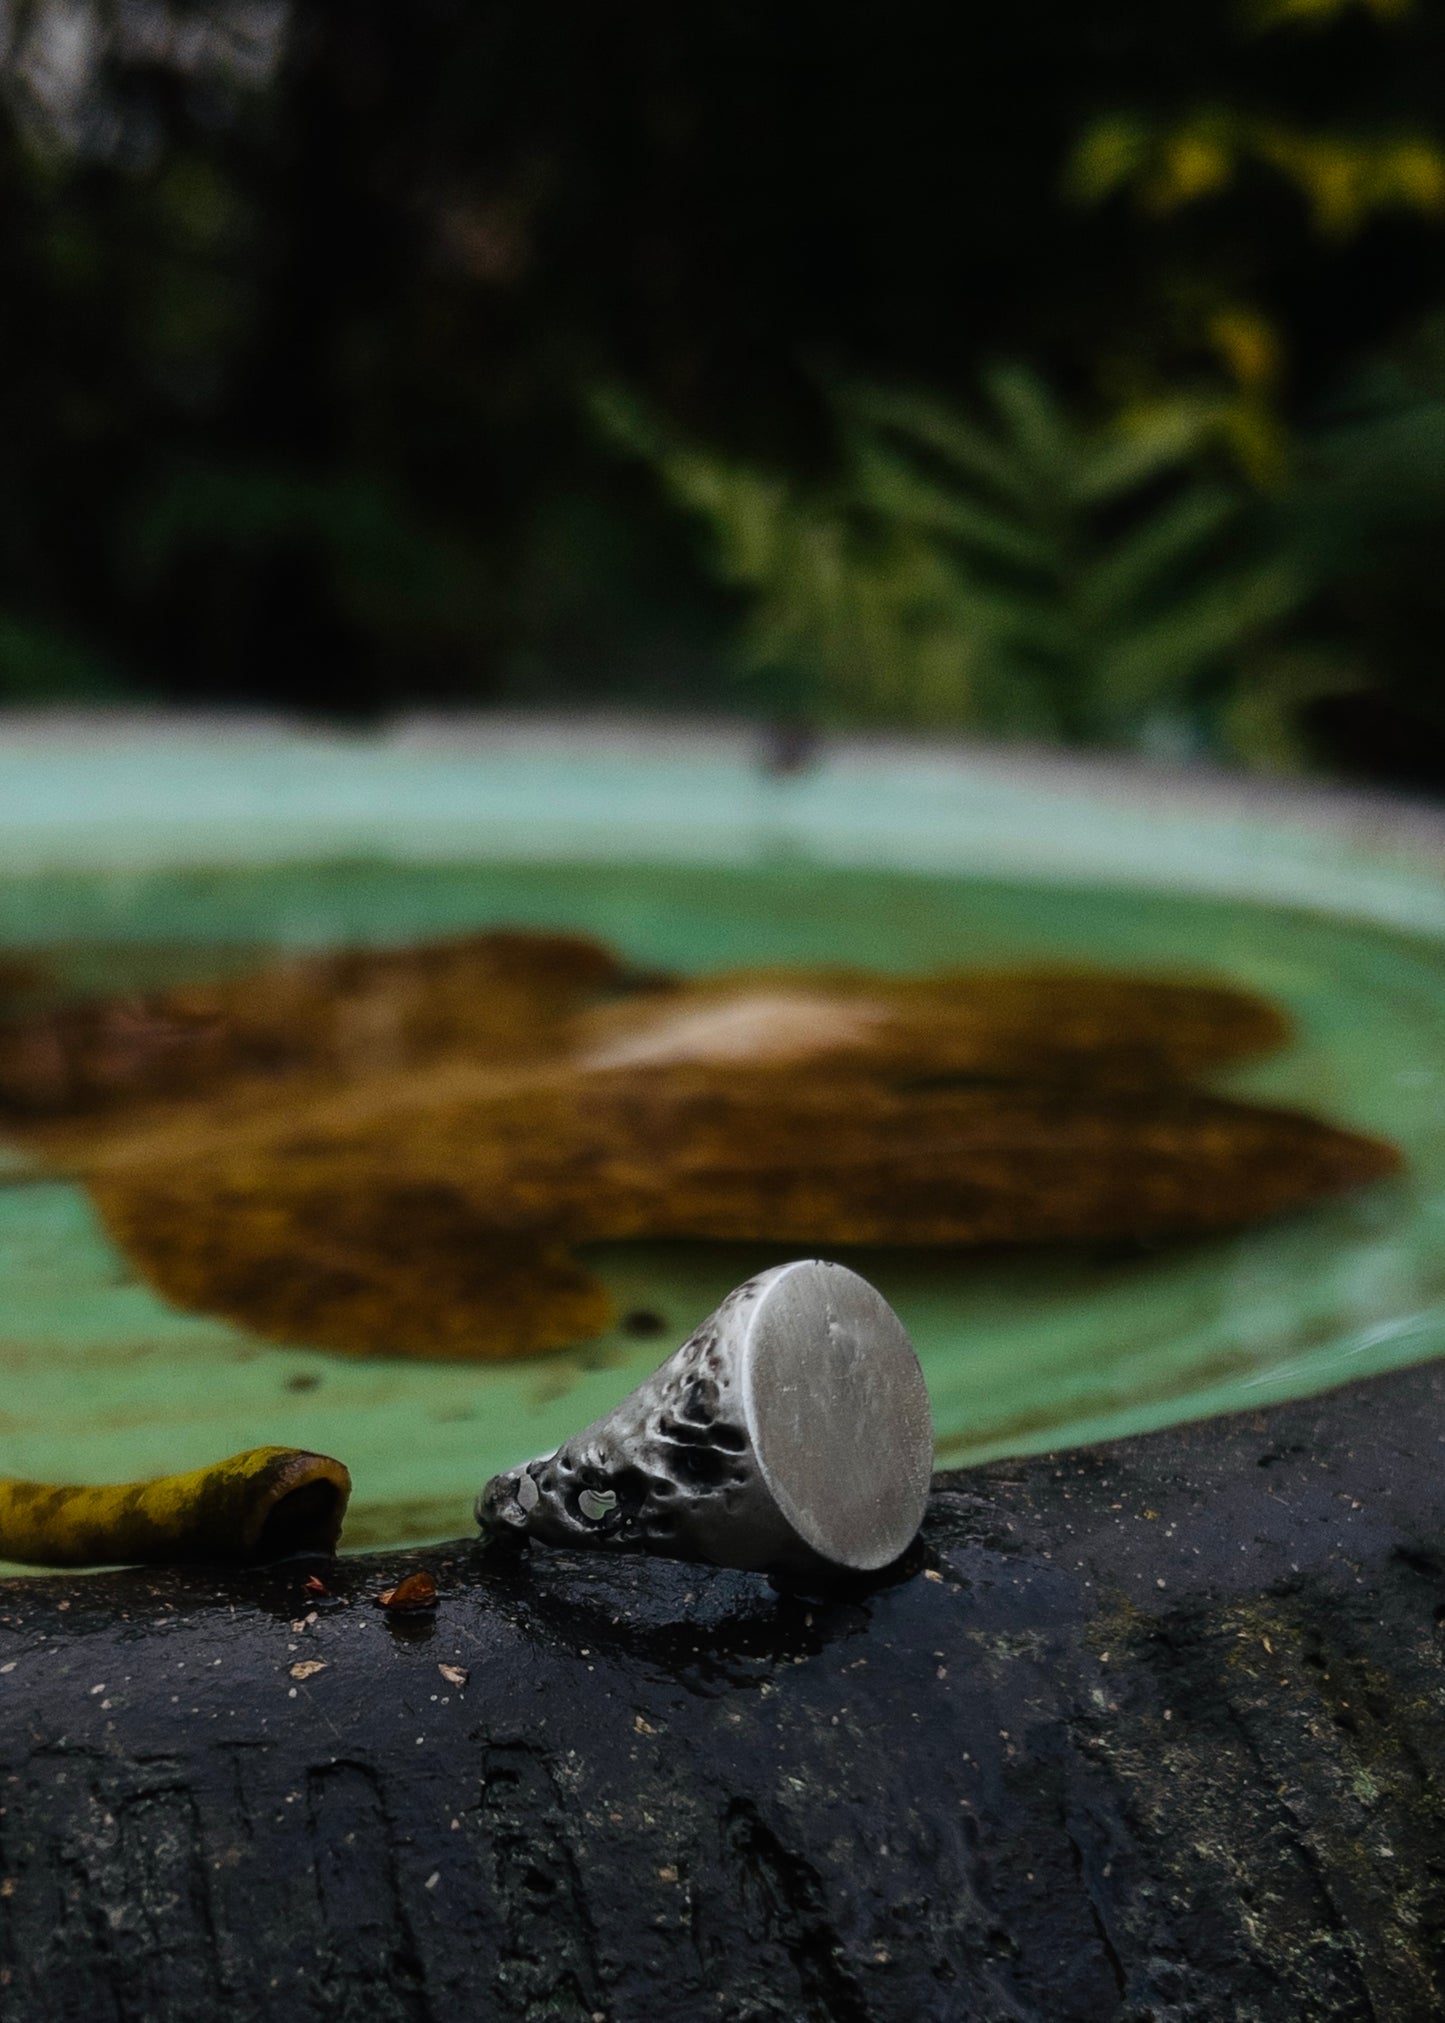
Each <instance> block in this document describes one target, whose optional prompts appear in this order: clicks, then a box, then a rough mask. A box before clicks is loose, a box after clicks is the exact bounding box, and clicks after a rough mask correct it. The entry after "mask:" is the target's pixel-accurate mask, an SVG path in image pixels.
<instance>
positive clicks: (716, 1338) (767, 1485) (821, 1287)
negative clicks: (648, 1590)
mask: <svg viewBox="0 0 1445 2023" xmlns="http://www.w3.org/2000/svg"><path fill="white" fill-rule="evenodd" d="M932 1468H933V1429H932V1420H931V1417H930V1414H929V1408H928V1393H927V1390H926V1388H925V1386H924V1382H923V1373H922V1371H921V1370H920V1369H919V1366H918V1358H917V1356H916V1355H915V1354H914V1351H913V1345H912V1343H911V1342H910V1341H909V1339H908V1336H907V1334H906V1332H905V1331H904V1327H903V1323H902V1322H901V1321H900V1320H899V1318H898V1316H897V1314H895V1313H894V1311H893V1309H892V1308H891V1307H890V1306H889V1304H888V1302H887V1301H886V1300H885V1299H884V1298H883V1296H882V1294H881V1293H880V1292H878V1291H877V1290H876V1289H875V1288H874V1287H873V1286H871V1285H869V1283H868V1281H867V1280H866V1279H863V1278H860V1277H859V1276H858V1274H857V1273H856V1272H853V1271H849V1270H848V1269H847V1268H846V1266H844V1265H840V1264H824V1263H820V1262H818V1261H817V1260H814V1259H800V1260H798V1261H797V1262H795V1263H792V1264H782V1265H778V1266H776V1267H775V1268H774V1269H773V1270H771V1271H765V1272H762V1273H760V1274H759V1276H758V1277H756V1278H752V1279H749V1280H748V1281H747V1283H746V1284H745V1285H741V1286H739V1287H738V1288H737V1290H736V1291H735V1292H732V1293H729V1295H728V1297H727V1298H726V1299H725V1300H724V1301H723V1303H722V1305H721V1306H720V1307H719V1308H718V1309H717V1311H716V1313H714V1314H711V1315H710V1316H709V1317H708V1319H707V1320H705V1321H704V1322H703V1323H702V1325H701V1327H699V1328H698V1329H697V1330H696V1331H695V1332H694V1333H693V1334H692V1335H691V1336H690V1337H689V1338H688V1340H687V1341H686V1342H684V1343H683V1345H682V1347H681V1348H680V1349H678V1350H677V1352H676V1354H675V1355H673V1356H671V1357H670V1358H669V1359H668V1361H667V1362H665V1363H664V1364H663V1365H662V1368H661V1369H660V1370H658V1371H656V1372H655V1373H654V1374H653V1375H652V1376H651V1377H649V1378H648V1379H647V1381H646V1382H645V1383H643V1384H640V1385H639V1386H638V1388H637V1389H636V1390H635V1391H633V1392H632V1393H631V1395H630V1396H629V1397H627V1398H625V1399H623V1401H622V1403H621V1404H620V1405H618V1406H616V1407H615V1408H614V1409H613V1410H612V1411H611V1412H609V1413H607V1414H606V1416H605V1417H604V1418H601V1419H598V1420H597V1421H595V1423H594V1424H592V1425H591V1426H588V1427H586V1428H585V1429H584V1430H583V1431H582V1432H580V1433H577V1434H575V1435H574V1436H573V1438H572V1439H570V1440H569V1441H567V1442H566V1443H565V1445H563V1446H562V1447H559V1448H558V1449H557V1450H556V1451H555V1452H554V1453H552V1454H544V1455H539V1456H538V1457H537V1459H536V1460H534V1461H528V1462H526V1463H524V1464H523V1465H522V1466H521V1467H519V1468H513V1469H509V1470H507V1471H505V1472H504V1473H503V1474H500V1475H496V1476H493V1478H492V1480H491V1481H490V1482H489V1483H488V1484H487V1486H486V1488H485V1489H484V1490H483V1491H482V1493H481V1495H480V1497H478V1499H477V1521H478V1523H479V1524H480V1525H481V1527H482V1530H483V1531H484V1532H485V1533H487V1534H488V1535H490V1536H496V1535H507V1534H512V1535H516V1536H521V1537H528V1538H535V1539H540V1540H542V1541H544V1542H545V1543H547V1544H549V1545H568V1546H601V1547H610V1548H612V1549H629V1548H630V1549H634V1550H641V1551H644V1552H655V1553H661V1554H663V1555H665V1556H666V1557H668V1558H672V1559H691V1560H703V1561H709V1562H711V1563H712V1564H714V1565H718V1566H735V1567H749V1568H754V1569H757V1570H759V1571H766V1572H778V1573H790V1574H808V1573H817V1572H820V1571H824V1570H827V1571H834V1572H836V1571H838V1570H839V1569H844V1570H849V1571H853V1572H860V1573H861V1572H871V1571H875V1570H877V1569H878V1568H880V1567H884V1566H887V1565H889V1564H890V1563H891V1562H892V1561H893V1560H895V1559H897V1558H898V1556H899V1554H900V1553H902V1552H903V1551H904V1550H905V1549H906V1548H907V1546H908V1545H909V1543H910V1542H911V1541H912V1539H913V1537H914V1535H915V1533H916V1532H917V1530H918V1527H919V1524H920V1523H921V1522H922V1518H923V1509H924V1504H925V1503H926V1501H927V1497H928V1485H929V1480H930V1477H931V1474H932Z"/></svg>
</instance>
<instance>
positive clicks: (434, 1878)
mask: <svg viewBox="0 0 1445 2023" xmlns="http://www.w3.org/2000/svg"><path fill="white" fill-rule="evenodd" d="M441 1879H442V1872H441V1870H440V1869H439V1868H434V1869H433V1870H432V1872H431V1874H430V1875H429V1876H428V1877H427V1879H426V1881H425V1882H424V1883H423V1884H422V1888H423V1889H424V1890H434V1889H435V1888H436V1886H437V1884H438V1883H439V1882H440V1881H441Z"/></svg>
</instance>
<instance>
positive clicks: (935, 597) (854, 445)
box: [607, 366, 1303, 741]
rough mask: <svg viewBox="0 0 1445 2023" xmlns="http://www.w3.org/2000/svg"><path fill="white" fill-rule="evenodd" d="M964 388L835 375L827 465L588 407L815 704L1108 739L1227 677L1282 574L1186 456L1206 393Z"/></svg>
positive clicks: (1011, 382) (1270, 619) (761, 654)
mask: <svg viewBox="0 0 1445 2023" xmlns="http://www.w3.org/2000/svg"><path fill="white" fill-rule="evenodd" d="M983 395H984V400H983V403H982V406H981V410H980V412H981V415H982V419H974V418H973V417H970V416H965V415H960V414H958V413H956V412H955V411H954V410H952V409H951V408H949V407H946V406H945V405H944V404H942V403H940V402H938V401H936V400H933V399H931V398H929V397H927V396H923V395H915V394H908V393H900V392H897V391H893V390H889V389H885V388H878V387H853V388H847V389H843V390H842V391H841V392H839V393H838V394H837V395H836V397H835V405H836V412H837V420H838V441H839V446H840V460H839V468H838V470H837V473H836V475H835V477H834V478H833V480H832V481H831V482H829V483H826V484H817V485H811V486H804V485H800V484H798V483H796V482H794V481H791V480H789V479H785V478H783V477H781V476H779V475H777V474H775V473H770V472H763V471H759V470H756V469H754V468H752V467H750V466H747V465H743V464H739V463H736V462H731V461H729V460H727V459H725V458H722V457H719V456H715V455H713V454H711V453H709V452H706V451H703V450H700V449H698V448H697V447H696V446H694V445H691V444H684V443H679V442H674V441H670V440H669V439H667V437H666V435H665V432H660V431H658V430H657V429H656V427H655V425H653V424H651V423H649V422H647V421H646V419H645V418H642V419H639V418H637V417H635V416H634V417H632V418H628V417H627V416H626V415H625V413H624V410H623V408H622V407H621V406H619V404H618V403H616V402H615V401H614V402H613V403H612V405H611V407H610V409H609V410H608V414H609V419H608V423H607V425H608V427H609V430H610V432H611V433H613V435H614V437H615V438H618V437H619V434H620V438H621V439H625V441H626V443H627V446H628V447H629V448H631V449H633V450H634V452H635V453H639V454H641V455H643V456H644V457H645V459H646V460H647V461H648V462H649V463H650V464H651V466H652V467H653V469H654V470H655V471H656V473H657V475H658V477H659V479H660V480H661V482H662V483H663V485H664V486H665V487H666V489H667V491H668V492H669V493H670V495H671V496H672V497H673V499H674V500H675V501H676V502H677V504H678V505H679V506H680V507H682V508H683V509H684V510H685V511H687V512H688V513H689V514H691V515H692V516H693V517H694V518H695V519H697V520H698V521H699V522H700V523H701V524H702V525H703V526H704V528H705V529H706V531H707V534H708V537H709V547H710V552H711V555H712V559H713V565H714V567H715V569H716V570H717V573H718V574H719V575H720V576H721V577H722V578H723V579H724V580H726V581H727V582H728V583H730V584H732V585H733V586H734V587H736V588H737V589H739V590H740V591H741V592H743V593H744V595H745V598H746V604H747V613H748V616H747V639H746V657H747V659H748V662H749V663H750V665H751V666H752V667H753V668H754V669H755V670H758V671H760V672H762V673H764V674H767V673H768V672H769V671H770V670H772V671H781V670H788V671H790V673H791V674H792V675H794V676H798V677H801V678H802V679H803V681H804V682H805V684H806V685H808V687H809V688H810V691H811V694H812V698H813V706H814V707H815V709H816V710H817V711H818V713H819V714H820V715H823V716H841V717H847V718H851V719H855V720H858V719H862V720H867V719H874V720H885V721H891V722H911V723H936V724H945V723H952V724H975V725H978V726H980V727H982V728H984V729H987V730H990V731H993V732H996V733H1000V734H1003V735H1009V736H1035V737H1051V738H1056V739H1057V738H1062V739H1066V740H1068V739H1073V740H1080V739H1083V740H1101V739H1102V740H1114V741H1118V740H1120V739H1123V740H1125V741H1127V740H1128V739H1129V737H1130V736H1131V735H1137V734H1138V733H1139V728H1140V725H1141V723H1142V722H1143V721H1144V720H1145V719H1146V718H1148V717H1151V716H1152V717H1154V718H1155V719H1157V718H1158V717H1159V715H1160V714H1161V713H1163V714H1165V715H1168V714H1169V713H1171V712H1172V713H1174V714H1176V715H1181V716H1183V715H1187V714H1188V713H1189V712H1191V711H1195V710H1197V709H1198V707H1199V706H1200V704H1201V703H1202V702H1203V701H1205V700H1207V699H1208V698H1209V697H1211V696H1217V695H1222V694H1225V693H1227V691H1228V689H1229V684H1230V680H1231V677H1232V673H1233V671H1234V670H1235V669H1236V668H1237V666H1238V665H1239V664H1241V663H1242V660H1243V658H1244V657H1245V656H1246V655H1247V654H1248V652H1249V651H1250V650H1251V649H1252V648H1253V647H1254V646H1255V644H1256V643H1257V642H1258V641H1259V640H1260V639H1262V638H1263V637H1265V636H1266V635H1267V634H1268V633H1269V631H1270V629H1271V628H1272V627H1274V626H1275V625H1277V623H1278V622H1279V620H1280V619H1281V618H1282V617H1284V616H1286V615H1287V614H1288V612H1289V611H1290V610H1291V609H1292V608H1293V606H1294V604H1295V603H1296V602H1297V601H1298V600H1299V598H1300V597H1301V596H1302V594H1303V585H1302V583H1301V581H1300V580H1299V578H1298V577H1297V575H1296V573H1295V572H1294V571H1292V570H1290V569H1289V568H1287V567H1286V566H1285V565H1284V563H1283V562H1282V561H1281V560H1279V559H1278V558H1277V557H1275V556H1274V555H1273V554H1270V553H1268V552H1264V553H1260V554H1257V555H1252V554H1251V550H1250V542H1251V540H1252V539H1254V538H1255V537H1254V534H1253V531H1252V528H1251V511H1250V506H1249V502H1248V501H1247V500H1246V499H1245V498H1243V497H1242V496H1241V494H1240V493H1239V492H1238V491H1236V490H1233V489H1231V488H1230V487H1229V486H1228V485H1227V484H1226V483H1225V482H1223V481H1222V480H1221V479H1220V478H1218V477H1215V476H1212V475H1210V474H1208V472H1207V471H1206V470H1205V469H1204V468H1203V466H1202V464H1201V445H1202V442H1203V440H1204V435H1205V427H1206V422H1205V416H1204V411H1203V409H1202V408H1201V407H1200V406H1198V405H1196V404H1191V403H1187V402H1178V403H1172V404H1170V405H1169V406H1167V407H1161V408H1160V409H1158V410H1156V411H1155V412H1154V413H1152V414H1150V415H1146V416H1143V417H1135V418H1133V419H1132V420H1131V421H1130V422H1129V423H1128V424H1127V425H1126V424H1124V423H1122V422H1121V423H1118V424H1115V425H1106V426H1102V427H1095V426H1091V425H1088V424H1086V423H1084V422H1082V421H1080V420H1079V419H1078V418H1076V417H1075V416H1074V415H1073V414H1072V413H1071V412H1070V411H1069V410H1068V409H1067V408H1066V407H1065V406H1064V404H1063V403H1062V402H1061V401H1060V400H1059V399H1058V398H1057V397H1056V396H1055V394H1054V393H1053V392H1052V391H1051V389H1049V388H1048V387H1047V386H1046V385H1045V384H1044V382H1043V381H1042V380H1040V379H1039V378H1038V377H1037V376H1036V375H1035V374H1033V373H1032V372H1030V371H1028V370H1027V369H1026V368H1024V367H1021V366H1004V367H999V368H997V369H995V370H994V371H993V372H991V373H990V374H989V375H988V376H987V379H986V381H985V383H984V387H983ZM619 415H622V416H623V420H622V423H621V425H620V431H619V422H618V416H619Z"/></svg>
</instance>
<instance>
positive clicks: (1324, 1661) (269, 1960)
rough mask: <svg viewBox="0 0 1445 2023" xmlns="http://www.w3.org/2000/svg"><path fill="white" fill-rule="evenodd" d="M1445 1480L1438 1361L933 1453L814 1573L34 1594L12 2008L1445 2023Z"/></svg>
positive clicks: (20, 1638) (238, 1577)
mask: <svg viewBox="0 0 1445 2023" xmlns="http://www.w3.org/2000/svg"><path fill="white" fill-rule="evenodd" d="M1442 1456H1445V1372H1442V1369H1441V1368H1440V1367H1439V1366H1435V1367H1430V1368H1426V1369H1421V1370H1416V1371H1410V1372H1406V1373H1403V1374H1400V1375H1395V1376H1391V1377H1386V1378H1380V1379H1375V1380H1373V1381H1371V1382H1370V1383H1368V1384H1364V1385H1360V1386H1357V1387H1354V1388H1352V1389H1350V1390H1347V1391H1343V1392H1338V1393H1335V1394H1333V1395H1332V1396H1329V1397H1327V1398H1323V1399H1314V1400H1307V1401H1305V1402H1303V1403H1298V1404H1293V1405H1288V1406H1284V1407H1280V1408H1278V1409H1275V1410H1272V1411H1269V1412H1267V1413H1264V1414H1262V1415H1260V1416H1259V1417H1258V1418H1254V1419H1249V1418H1235V1419H1231V1420H1225V1421H1217V1422H1214V1423H1213V1424H1210V1425H1207V1426H1202V1427H1195V1428H1187V1429H1183V1430H1181V1431H1174V1432H1170V1433H1165V1434H1159V1435H1155V1436H1151V1437H1149V1438H1145V1439H1141V1440H1136V1441H1131V1442H1126V1443H1120V1444H1118V1445H1116V1446H1110V1447H1104V1448H1094V1449H1090V1450H1086V1451H1084V1452H1080V1453H1074V1454H1068V1455H1064V1456H1058V1457H1042V1458H1039V1459H1036V1460H1031V1461H1026V1462H1017V1463H1012V1464H999V1465H997V1466H994V1467H990V1468H985V1469H982V1470H978V1471H975V1472H973V1473H971V1474H967V1475H963V1474H953V1475H942V1476H939V1477H938V1478H937V1480H936V1484H935V1489H934V1494H933V1497H932V1502H931V1505H930V1510H929V1515H928V1520H927V1524H926V1527H925V1532H924V1537H923V1541H922V1549H921V1552H920V1554H919V1556H918V1558H917V1560H916V1561H915V1562H913V1563H911V1564H908V1565H905V1567H904V1568H902V1569H900V1570H899V1572H898V1574H897V1575H896V1576H895V1577H894V1578H892V1579H891V1580H889V1581H887V1582H884V1583H879V1584H876V1585H874V1586H872V1587H866V1586H865V1587H858V1588H854V1589H851V1590H848V1591H844V1592H840V1593H837V1594H834V1595H831V1596H823V1595H809V1594H806V1593H791V1594H789V1593H779V1592H777V1591H775V1590H774V1588H772V1587H771V1586H770V1585H769V1583H768V1582H767V1581H766V1580H764V1579H761V1578H759V1577H757V1576H754V1575H750V1574H743V1573H732V1572H724V1571H714V1570H709V1569H706V1568H701V1567H694V1566H686V1565H676V1564H673V1563H670V1562H668V1561H665V1560H656V1559H650V1558H642V1557H638V1558H635V1559H634V1558H630V1557H622V1556H618V1557H609V1556H606V1555H602V1554H597V1555H587V1554H584V1553H580V1552H579V1553H564V1552H557V1553H548V1552H545V1551H543V1550H540V1549H537V1550H533V1551H531V1552H521V1553H510V1554H509V1553H500V1554H497V1555H488V1556H483V1555H482V1554H481V1553H480V1552H479V1551H478V1550H476V1549H475V1548H472V1547H470V1546H468V1545H465V1544H459V1545H454V1546H450V1547H444V1548H437V1549H430V1550H424V1551H420V1552H402V1553H387V1554H377V1555H372V1556H368V1557H366V1558H357V1559H347V1560H343V1561H340V1562H336V1563H334V1564H327V1563H324V1562H310V1561H307V1562H302V1561H295V1562H291V1563H289V1564H287V1565H284V1566H281V1567H277V1568H272V1569H270V1570H267V1571H263V1572H259V1573H257V1572H248V1573H227V1574H224V1575H219V1574H218V1575H208V1574H205V1573H197V1572H184V1573H182V1572H176V1573H164V1574H147V1573H124V1574H110V1575H102V1576H98V1577H92V1578H89V1579H75V1578H70V1577H64V1578H62V1577H55V1578H45V1579H39V1580H32V1581H25V1582H7V1583H3V1584H0V1808H3V1809H0V1976H3V1986H0V2016H3V2017H4V2019H5V2023H31V2019H46V2023H49V2019H52V2018H53V2019H57V2023H68V2019H71V2018H75V2019H77V2023H79V2019H84V2023H108V2019H116V2023H120V2019H127V2023H128V2019H132V2018H134V2019H137V2023H154V2019H157V2018H169V2017H172V2016H174V2017H176V2018H185V2019H187V2023H190V2019H197V2023H200V2019H205V2018H209V2017H211V2016H216V2017H221V2016H225V2017H227V2018H229V2019H233V2023H234V2019H237V2018H250V2017H268V2018H270V2017H275V2018H283V2019H290V2018H297V2019H310V2018H313V2017H315V2018H350V2017H356V2018H358V2019H360V2018H363V2017H364V2018H366V2019H368V2023H375V2019H390V2018H398V2019H413V2018H415V2019H425V2018H432V2017H436V2018H439V2019H440V2018H448V2019H450V2018H467V2019H470V2018H473V2017H475V2018H487V2019H491V2018H498V2019H523V2018H527V2019H531V2018H538V2019H540V2018H548V2019H565V2023H574V2019H576V2023H591V2019H593V2018H596V2017H602V2018H605V2019H606V2023H705V2019H710V2018H711V2019H718V2023H773V2019H777V2023H864V2019H866V2023H873V2019H877V2023H886V2019H893V2018H897V2019H899V2023H930V2019H937V2023H959V2019H963V2018H968V2019H970V2023H973V2019H978V2023H993V2019H998V2023H1006V2019H1007V2023H1020V2019H1028V2023H1035V2019H1037V2023H1072V2019H1079V2023H1095V2019H1119V2023H1144V2019H1146V2018H1152V2019H1157V2023H1173V2019H1188V2023H1229V2019H1240V2023H1243V2019H1274V2018H1278V2019H1281V2023H1284V2019H1288V2023H1299V2019H1309V2023H1323V2019H1345V2018H1348V2019H1356V2018H1358V2019H1361V2023H1365V2019H1376V2023H1380V2019H1410V2023H1413V2019H1416V2018H1419V2019H1422V2023H1424V2019H1435V2018H1438V2017H1439V2016H1440V2015H1441V2014H1442V2013H1445V1959H1442V1937H1441V1934H1442V1932H1445V1626H1442V1625H1445V1469H1442V1465H1441V1462H1442ZM420 1567H426V1568H429V1569H430V1570H431V1572H432V1573H433V1574H434V1575H435V1576H436V1579H437V1582H438V1586H439V1588H440V1591H441V1593H440V1604H439V1607H438V1608H437V1610H436V1612H435V1614H434V1615H429V1616H423V1617H421V1618H418V1619H407V1618H405V1617H401V1616H397V1615H392V1614H389V1613H388V1612H386V1611H384V1610H382V1609H380V1608H379V1607H377V1606H376V1605H375V1597H376V1596H377V1594H378V1593H379V1592H380V1591H381V1590H382V1589H384V1588H389V1587H391V1586H393V1585H394V1584H395V1583H396V1582H397V1580H398V1579H399V1578H401V1577H402V1576H403V1575H405V1574H406V1573H408V1572H410V1571H413V1570H415V1569H417V1568H420ZM317 1574H319V1576H320V1578H321V1580H322V1581H323V1582H324V1584H325V1585H326V1587H327V1588H328V1590H329V1592H328V1593H327V1594H326V1595H316V1594H314V1593H312V1592H309V1591H308V1588H307V1585H306V1583H307V1578H308V1575H312V1576H314V1575H317ZM308 1667H309V1668H311V1669H309V1670H307V1669H306V1668H308ZM444 1667H445V1668H446V1669H445V1670H443V1669H442V1668H444ZM298 1670H299V1672H300V1676H298V1675H297V1674H298Z"/></svg>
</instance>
